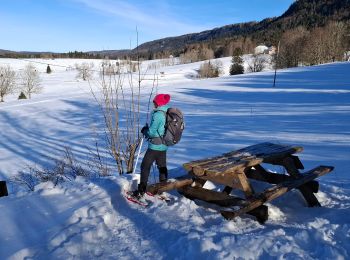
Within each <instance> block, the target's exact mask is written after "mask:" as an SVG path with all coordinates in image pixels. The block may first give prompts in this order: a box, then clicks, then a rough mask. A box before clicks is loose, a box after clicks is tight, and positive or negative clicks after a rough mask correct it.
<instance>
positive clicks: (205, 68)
mask: <svg viewBox="0 0 350 260" xmlns="http://www.w3.org/2000/svg"><path fill="white" fill-rule="evenodd" d="M220 71H221V66H220V63H219V62H210V61H208V62H204V63H202V64H201V66H200V67H199V71H198V74H199V77H200V78H215V77H219V75H220Z"/></svg>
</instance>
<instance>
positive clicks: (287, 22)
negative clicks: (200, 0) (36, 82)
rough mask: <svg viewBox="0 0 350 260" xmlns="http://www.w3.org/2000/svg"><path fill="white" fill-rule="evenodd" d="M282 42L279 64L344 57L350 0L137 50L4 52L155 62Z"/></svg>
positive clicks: (296, 8)
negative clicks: (155, 60) (154, 60)
mask: <svg viewBox="0 0 350 260" xmlns="http://www.w3.org/2000/svg"><path fill="white" fill-rule="evenodd" d="M260 44H263V45H266V46H275V47H277V46H278V45H279V44H280V49H279V59H278V61H277V64H278V67H281V68H282V67H294V66H298V65H300V64H304V65H314V64H320V63H324V62H330V61H335V60H343V59H344V53H345V52H346V51H349V50H350V0H317V1H316V0H297V1H295V2H294V3H293V4H292V5H291V6H290V7H289V8H288V10H287V11H286V12H285V13H284V14H282V15H281V16H279V17H275V18H267V19H264V20H262V21H260V22H248V23H240V24H233V25H227V26H223V27H220V28H215V29H213V30H208V31H204V32H200V33H193V34H187V35H182V36H178V37H169V38H164V39H160V40H155V41H151V42H146V43H144V44H141V45H140V46H138V47H137V48H135V49H133V50H113V51H95V52H78V51H74V52H68V53H18V52H5V51H2V52H1V51H0V57H1V56H2V57H11V58H28V57H32V58H94V59H104V58H110V59H117V58H119V59H141V60H152V59H162V58H169V57H179V58H180V59H181V60H182V62H183V63H186V62H195V61H199V60H207V59H213V58H220V57H228V56H232V55H233V53H234V51H235V50H237V49H239V50H240V51H241V52H242V53H243V54H248V53H253V52H254V48H255V47H256V46H257V45H260Z"/></svg>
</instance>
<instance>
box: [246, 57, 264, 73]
mask: <svg viewBox="0 0 350 260" xmlns="http://www.w3.org/2000/svg"><path fill="white" fill-rule="evenodd" d="M266 64H267V59H266V57H265V56H264V55H261V54H258V55H256V54H254V55H252V56H251V58H250V60H249V61H248V62H247V65H248V71H249V72H260V71H263V70H264V68H265V67H266Z"/></svg>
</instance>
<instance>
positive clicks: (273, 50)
mask: <svg viewBox="0 0 350 260" xmlns="http://www.w3.org/2000/svg"><path fill="white" fill-rule="evenodd" d="M276 52H277V48H276V47H275V46H271V47H269V53H268V54H269V55H275V54H276Z"/></svg>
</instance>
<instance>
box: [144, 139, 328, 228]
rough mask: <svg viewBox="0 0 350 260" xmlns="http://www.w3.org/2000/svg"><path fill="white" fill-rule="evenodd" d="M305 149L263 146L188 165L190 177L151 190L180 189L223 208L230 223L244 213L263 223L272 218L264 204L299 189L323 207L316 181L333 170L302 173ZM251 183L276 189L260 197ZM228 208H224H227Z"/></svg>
mask: <svg viewBox="0 0 350 260" xmlns="http://www.w3.org/2000/svg"><path fill="white" fill-rule="evenodd" d="M302 151H303V148H302V147H301V146H293V145H284V144H274V143H269V142H266V143H260V144H256V145H252V146H248V147H245V148H243V149H240V150H237V151H232V152H229V153H225V154H222V155H220V156H215V157H211V158H206V159H203V160H197V161H192V162H188V163H185V164H184V165H183V166H184V168H185V169H186V170H187V171H188V175H187V176H183V177H181V178H178V179H177V180H176V181H173V182H169V183H166V184H155V185H151V186H149V187H148V190H149V191H151V192H153V193H157V192H162V191H166V190H170V189H178V191H179V192H180V193H181V194H183V195H184V196H186V197H188V198H191V199H197V200H202V201H205V202H208V203H212V204H216V205H219V206H220V207H221V208H220V213H221V214H222V215H223V216H224V217H225V218H227V219H233V218H235V217H237V216H240V215H242V214H244V213H248V214H251V215H253V216H255V217H256V218H257V220H258V221H259V222H261V223H264V222H265V221H266V220H267V218H268V208H267V206H266V205H264V203H266V202H268V201H271V200H273V199H275V198H277V197H279V196H281V195H283V194H284V193H286V192H288V191H290V190H292V189H294V188H296V189H298V190H299V191H300V192H301V194H302V195H303V197H304V198H305V201H306V203H307V205H308V206H309V207H315V206H321V205H320V203H319V201H318V200H317V198H316V196H315V194H314V193H317V192H318V189H319V184H318V182H317V181H315V180H314V179H316V178H317V177H319V176H322V175H325V174H327V173H329V172H331V171H332V170H333V167H332V166H318V167H316V168H314V169H312V170H310V171H307V172H305V173H301V172H300V171H299V170H301V169H304V166H303V164H302V163H301V161H300V159H299V157H298V156H296V155H295V154H297V153H300V152H302ZM262 164H273V165H280V166H282V167H283V168H284V169H285V171H286V173H287V174H285V173H284V172H282V173H273V172H270V171H268V170H266V169H265V168H264V167H263V165H262ZM250 179H255V180H258V181H263V182H268V183H270V184H274V186H272V187H270V188H268V189H266V190H264V191H263V192H261V193H256V192H255V191H254V188H253V186H252V184H251V182H250ZM206 181H211V182H213V183H215V184H221V185H223V186H224V188H223V189H222V191H220V192H219V191H212V190H208V189H205V188H203V186H204V184H205V182H206ZM233 190H241V191H243V193H244V198H241V197H237V196H233V195H231V192H232V191H233ZM223 207H224V208H223Z"/></svg>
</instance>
